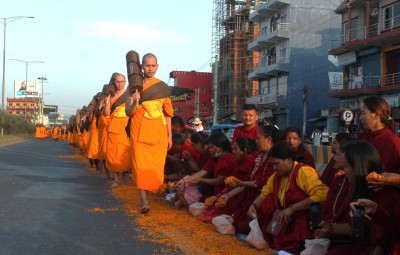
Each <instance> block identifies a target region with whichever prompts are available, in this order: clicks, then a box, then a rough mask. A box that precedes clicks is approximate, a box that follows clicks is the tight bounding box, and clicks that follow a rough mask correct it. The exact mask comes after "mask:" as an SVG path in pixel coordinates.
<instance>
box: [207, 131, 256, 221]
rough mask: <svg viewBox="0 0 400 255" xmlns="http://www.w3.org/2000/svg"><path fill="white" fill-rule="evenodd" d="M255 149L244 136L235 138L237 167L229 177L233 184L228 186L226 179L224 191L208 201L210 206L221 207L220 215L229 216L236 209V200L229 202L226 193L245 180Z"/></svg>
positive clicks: (234, 146) (251, 164)
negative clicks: (216, 205)
mask: <svg viewBox="0 0 400 255" xmlns="http://www.w3.org/2000/svg"><path fill="white" fill-rule="evenodd" d="M256 149H257V146H256V143H255V142H254V141H253V140H252V139H250V138H248V137H245V136H241V137H238V138H236V140H235V142H234V144H233V155H234V157H235V159H236V162H237V165H236V167H235V169H234V170H233V171H232V176H230V177H229V178H233V179H234V181H233V182H234V184H233V183H231V184H232V186H231V185H229V183H230V182H229V181H228V179H225V183H226V187H225V188H224V190H223V191H221V192H220V193H219V194H216V195H215V196H213V197H211V198H210V199H209V200H210V201H212V202H210V203H212V204H214V203H215V204H221V205H223V206H222V207H221V206H220V207H218V211H219V212H220V213H221V214H231V213H232V212H233V211H234V210H235V209H236V208H237V206H238V204H237V203H238V200H236V199H232V200H229V195H227V193H229V192H230V191H232V189H234V188H235V187H236V186H237V184H238V183H240V182H241V181H240V180H244V179H246V178H247V176H248V175H249V174H250V172H251V171H252V170H253V168H254V160H255V155H254V152H255V150H256ZM238 197H239V196H238ZM228 200H229V201H228Z"/></svg>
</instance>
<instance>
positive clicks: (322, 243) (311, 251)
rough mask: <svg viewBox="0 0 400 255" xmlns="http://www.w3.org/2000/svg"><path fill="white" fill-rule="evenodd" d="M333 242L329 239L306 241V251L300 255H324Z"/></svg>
mask: <svg viewBox="0 0 400 255" xmlns="http://www.w3.org/2000/svg"><path fill="white" fill-rule="evenodd" d="M330 243H331V241H330V240H329V239H327V238H317V239H306V245H305V247H306V248H305V249H304V251H302V252H301V253H300V255H324V254H325V253H326V251H327V250H328V248H329V244H330Z"/></svg>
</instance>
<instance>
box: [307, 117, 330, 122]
mask: <svg viewBox="0 0 400 255" xmlns="http://www.w3.org/2000/svg"><path fill="white" fill-rule="evenodd" d="M323 120H326V117H319V118H312V119H308V120H307V121H310V122H311V121H323Z"/></svg>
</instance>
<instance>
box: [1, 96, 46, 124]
mask: <svg viewBox="0 0 400 255" xmlns="http://www.w3.org/2000/svg"><path fill="white" fill-rule="evenodd" d="M7 113H8V114H11V115H17V116H21V117H22V118H25V116H26V118H27V119H34V118H36V117H37V116H38V115H40V98H38V97H27V98H7Z"/></svg>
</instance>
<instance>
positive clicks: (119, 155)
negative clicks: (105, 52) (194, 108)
mask: <svg viewBox="0 0 400 255" xmlns="http://www.w3.org/2000/svg"><path fill="white" fill-rule="evenodd" d="M125 84H126V80H125V76H124V75H122V74H117V75H115V79H114V85H115V87H116V89H117V91H116V93H115V94H114V95H113V96H111V95H110V96H108V97H107V100H106V104H105V107H104V109H103V113H104V115H106V116H110V121H109V123H108V126H107V136H108V137H107V160H106V167H107V168H108V170H109V171H110V172H112V174H113V176H114V183H113V184H112V186H111V187H112V188H113V187H116V186H118V176H119V175H121V177H122V173H124V172H127V171H129V170H130V169H131V162H132V161H131V148H130V143H129V138H128V136H127V134H126V131H125V127H126V125H127V123H128V117H127V116H126V114H125V99H126V95H125ZM153 155H154V154H153ZM164 158H165V157H164Z"/></svg>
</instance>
